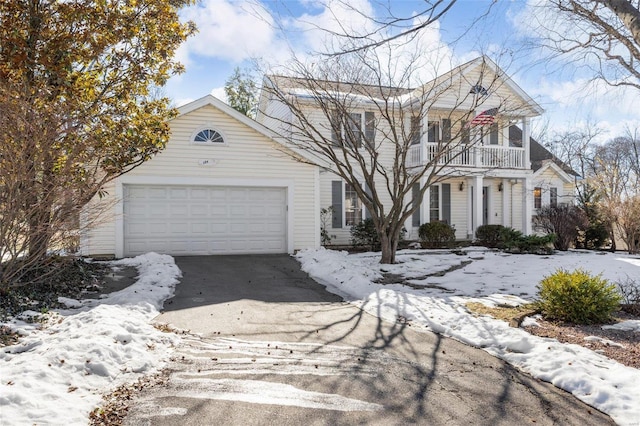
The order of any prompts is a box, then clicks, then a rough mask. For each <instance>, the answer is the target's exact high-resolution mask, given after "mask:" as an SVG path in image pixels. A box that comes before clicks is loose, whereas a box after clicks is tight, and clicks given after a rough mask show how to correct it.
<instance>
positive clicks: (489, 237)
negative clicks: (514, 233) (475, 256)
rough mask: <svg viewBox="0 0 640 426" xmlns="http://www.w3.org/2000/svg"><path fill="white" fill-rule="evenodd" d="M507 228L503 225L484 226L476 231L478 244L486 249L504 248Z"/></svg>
mask: <svg viewBox="0 0 640 426" xmlns="http://www.w3.org/2000/svg"><path fill="white" fill-rule="evenodd" d="M506 229H507V228H505V227H504V226H502V225H482V226H478V229H476V242H477V243H478V244H480V245H482V246H485V247H492V248H496V247H502V245H503V244H504V242H505V241H504V236H505V230H506Z"/></svg>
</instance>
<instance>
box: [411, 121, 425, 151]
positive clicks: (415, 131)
mask: <svg viewBox="0 0 640 426" xmlns="http://www.w3.org/2000/svg"><path fill="white" fill-rule="evenodd" d="M420 120H421V118H420V117H411V130H410V132H411V133H410V134H409V137H410V138H411V145H417V144H419V143H420V139H421V138H422V125H421V123H420Z"/></svg>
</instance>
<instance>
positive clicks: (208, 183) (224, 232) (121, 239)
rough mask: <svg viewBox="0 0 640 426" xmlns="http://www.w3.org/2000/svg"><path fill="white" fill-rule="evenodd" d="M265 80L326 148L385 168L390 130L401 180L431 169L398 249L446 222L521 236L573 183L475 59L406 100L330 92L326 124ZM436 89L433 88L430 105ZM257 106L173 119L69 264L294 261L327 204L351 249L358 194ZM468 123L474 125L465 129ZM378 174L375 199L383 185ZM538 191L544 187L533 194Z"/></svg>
mask: <svg viewBox="0 0 640 426" xmlns="http://www.w3.org/2000/svg"><path fill="white" fill-rule="evenodd" d="M265 83H266V84H272V85H274V84H281V85H282V87H277V88H278V89H281V90H283V91H284V92H285V93H286V94H287V96H291V97H292V98H293V99H296V100H299V101H300V102H301V103H300V104H301V105H303V107H304V108H305V109H304V111H305V120H308V124H310V125H312V126H315V127H314V128H316V129H318V132H321V133H323V137H325V138H326V140H327V141H329V143H332V140H333V139H334V138H336V139H339V137H340V136H341V135H343V134H347V135H348V136H349V139H348V140H349V141H351V142H352V143H353V146H361V147H364V148H366V152H367V153H368V154H371V155H372V156H374V157H376V158H378V157H379V159H380V162H379V163H378V164H377V165H376V167H380V168H382V167H389V159H390V158H392V157H390V154H391V153H393V152H394V149H395V147H394V143H393V141H394V139H393V138H392V137H391V136H392V134H393V133H394V132H395V133H396V134H398V133H401V137H400V139H401V140H403V141H405V142H406V146H404V147H403V148H402V149H401V150H399V151H396V152H400V153H401V154H402V165H403V167H402V168H401V169H402V170H401V171H402V172H406V173H408V174H411V173H415V172H416V170H422V169H424V165H425V164H427V165H429V167H430V168H431V169H433V170H437V176H436V177H435V179H432V180H430V182H431V183H432V184H431V185H430V186H427V185H424V183H425V182H426V178H425V179H421V180H420V181H419V182H418V183H417V184H416V185H415V187H414V188H411V191H409V192H408V193H407V197H406V200H405V201H406V203H411V202H412V199H411V198H412V193H413V191H417V190H420V189H421V188H423V189H425V191H426V192H425V194H424V198H423V201H422V203H421V204H420V207H419V209H418V210H417V211H416V212H415V214H413V215H412V216H411V217H410V218H408V219H407V221H406V223H405V227H406V229H407V230H408V234H407V236H406V237H407V238H411V239H413V238H417V228H418V225H420V224H421V223H425V222H429V221H435V220H439V221H446V222H447V223H449V224H451V225H454V226H455V228H456V237H457V238H458V239H468V238H471V237H473V234H474V231H475V229H476V228H477V227H478V226H479V225H481V224H484V223H497V224H503V225H505V226H512V227H514V228H516V229H520V230H522V231H523V232H525V233H531V231H532V229H531V217H532V214H533V213H534V208H535V206H536V205H537V204H536V203H538V198H536V197H538V196H537V195H536V194H537V193H536V192H535V191H536V190H537V188H541V190H540V197H541V201H540V202H543V203H545V204H546V202H545V201H546V199H547V198H548V199H549V202H551V203H552V202H553V200H554V199H555V198H556V197H557V199H558V200H564V198H562V197H565V196H566V195H567V194H568V193H569V192H570V185H569V183H570V181H571V177H570V176H569V175H567V174H566V173H565V174H564V175H563V169H562V168H561V167H558V166H557V164H555V163H553V162H549V161H546V162H540V163H537V162H536V161H537V160H536V159H535V158H533V157H532V156H531V154H533V153H534V152H537V150H536V149H532V146H531V145H530V143H531V138H530V120H531V119H532V118H533V117H536V116H538V115H539V114H541V113H542V109H541V108H540V106H539V105H537V104H536V103H535V102H534V101H533V100H532V99H531V98H530V97H529V96H527V95H526V94H525V93H524V92H523V91H522V90H521V89H520V88H519V87H518V86H517V85H516V84H515V83H514V82H513V81H512V80H511V79H510V78H509V77H508V76H507V75H506V74H504V73H503V72H502V71H501V70H500V69H499V68H498V67H497V66H496V65H495V64H494V63H493V62H491V61H490V60H488V59H486V58H478V59H477V60H475V61H471V62H469V63H467V64H465V65H463V66H460V67H458V68H456V69H454V70H452V71H451V72H449V73H447V74H446V75H443V76H440V77H438V79H436V80H434V81H433V82H430V83H429V84H428V85H425V86H423V87H418V88H414V89H411V88H394V87H380V86H366V85H361V84H356V83H349V84H347V83H344V84H343V83H341V84H340V85H339V86H338V87H337V88H338V89H339V90H337V91H336V92H335V93H333V94H332V95H340V93H341V91H342V90H344V91H345V92H349V93H350V95H349V99H350V102H351V101H353V102H352V103H350V104H349V105H348V106H349V108H348V109H344V110H343V111H342V115H341V118H340V120H336V121H335V122H330V121H331V120H333V117H334V113H333V112H332V111H325V112H326V113H323V111H322V110H321V108H319V107H318V105H317V102H316V101H317V99H314V98H313V96H309V93H308V92H306V91H305V90H303V89H302V88H301V87H300V85H299V84H298V85H297V84H296V80H295V79H290V78H273V77H272V78H267V79H266V80H265ZM445 83H446V84H445ZM425 87H428V88H429V90H425ZM272 88H274V87H272ZM435 89H441V90H439V91H437V96H434V93H436V92H435V91H434V90H435ZM372 90H377V91H378V93H379V95H380V96H381V97H383V98H385V99H387V101H391V102H392V105H395V106H397V107H398V108H399V109H398V111H404V112H406V114H405V115H404V116H402V115H401V116H400V119H399V120H397V121H395V123H396V124H399V126H400V127H402V129H397V128H390V127H389V126H388V122H387V125H386V127H385V123H384V121H383V120H381V119H380V118H381V115H382V113H381V112H380V110H375V109H373V108H372V104H371V96H368V98H369V100H366V98H367V96H365V95H371V91H372ZM354 94H355V95H356V96H353V95H354ZM416 105H420V107H419V108H416ZM259 108H260V113H259V115H258V119H257V121H256V120H252V119H250V118H248V117H246V116H244V115H242V114H240V113H239V112H237V111H235V110H234V109H233V108H231V107H229V106H228V105H226V104H225V103H223V102H221V101H220V100H218V99H216V98H214V97H213V96H211V95H207V96H205V97H203V98H201V99H198V100H196V101H193V102H191V103H189V104H187V105H183V106H181V107H180V108H178V111H179V114H178V116H177V117H176V118H174V119H172V120H171V121H170V123H169V124H170V126H171V137H170V140H169V143H168V145H167V147H166V148H165V149H164V150H163V151H162V152H160V153H159V154H157V155H156V156H155V157H154V158H152V159H151V160H149V161H147V162H145V163H144V164H142V165H141V166H139V167H137V168H136V169H134V170H133V171H131V172H129V173H127V174H125V175H123V176H120V177H118V178H117V179H115V180H114V181H112V182H110V183H109V184H108V185H107V186H106V187H105V188H104V190H105V191H106V195H105V196H103V197H102V198H98V197H96V198H95V200H94V201H93V202H92V203H90V204H89V205H88V206H87V208H86V209H85V211H84V213H83V215H82V217H81V222H82V229H81V253H82V254H85V255H112V256H116V257H122V256H132V255H137V254H141V253H145V252H148V251H155V252H159V253H167V254H172V255H199V254H236V253H237V254H239V253H287V252H288V253H292V252H294V251H295V250H299V249H304V248H309V247H319V246H320V242H321V240H320V229H321V226H322V223H321V221H322V218H321V215H320V211H321V209H322V208H327V207H333V216H332V217H331V218H330V222H331V223H330V224H329V227H330V229H328V231H329V233H330V234H334V235H336V236H337V239H336V240H335V241H334V242H335V243H349V240H350V233H349V231H350V229H351V226H353V225H354V224H356V223H358V222H359V221H361V220H363V219H364V218H366V216H367V211H366V209H364V208H362V202H361V200H360V199H359V197H358V194H357V193H356V192H355V191H354V188H351V187H350V186H349V185H348V184H346V183H345V182H344V181H343V180H342V179H341V178H340V177H339V176H338V175H337V174H336V173H335V171H336V170H335V168H334V166H333V165H332V163H331V161H327V159H326V158H323V157H322V155H320V154H321V152H316V151H314V150H305V149H301V146H299V145H298V146H296V145H295V144H292V143H291V141H292V139H293V138H296V137H297V138H300V137H301V136H304V135H300V134H299V133H296V132H295V126H294V125H293V124H294V122H293V115H292V113H291V111H290V110H288V109H287V106H286V105H285V104H283V103H282V102H278V100H277V99H274V98H272V97H270V96H269V91H268V90H264V91H263V95H262V97H261V99H260V106H259ZM492 110H493V111H495V113H494V112H491V111H492ZM483 111H484V112H485V114H482V112H483ZM486 111H489V113H487V112H486ZM474 119H476V122H478V123H480V124H477V123H476V124H473V123H470V122H471V121H473V120H474ZM465 121H466V122H465ZM514 126H518V127H517V129H516V127H514ZM514 129H516V130H514ZM514 132H515V133H514ZM332 133H333V134H332ZM337 133H340V135H338V134H337ZM372 141H375V144H372V145H371V146H369V145H368V143H369V142H372ZM396 142H397V139H396ZM363 158H366V157H363ZM540 160H542V159H540ZM532 163H535V164H536V166H537V169H536V170H534V169H532ZM391 167H392V165H391ZM564 172H566V171H564ZM536 173H538V175H536ZM356 174H357V171H356ZM376 176H377V177H376V181H375V182H374V183H375V185H376V186H379V187H380V188H384V187H385V185H393V183H394V182H393V181H387V182H384V179H383V178H381V176H380V175H379V174H378V175H376ZM401 177H402V176H401V175H398V178H401ZM537 178H539V179H538V180H536V179H537ZM536 182H550V185H551V186H549V185H547V186H545V187H544V188H549V189H542V187H543V185H542V183H541V184H540V185H538V183H536ZM551 188H556V191H555V192H554V191H552V190H551ZM381 193H382V194H383V195H381V198H382V201H383V202H386V201H385V200H386V199H388V197H387V198H385V196H384V191H381ZM545 197H546V198H545Z"/></svg>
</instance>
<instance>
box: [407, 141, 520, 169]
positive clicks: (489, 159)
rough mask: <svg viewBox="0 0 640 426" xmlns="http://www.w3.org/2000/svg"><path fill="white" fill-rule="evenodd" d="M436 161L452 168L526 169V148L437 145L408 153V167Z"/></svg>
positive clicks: (421, 146)
mask: <svg viewBox="0 0 640 426" xmlns="http://www.w3.org/2000/svg"><path fill="white" fill-rule="evenodd" d="M434 160H435V161H436V163H437V164H438V165H448V166H452V167H483V168H487V167H491V168H499V169H524V168H525V164H524V148H512V147H503V146H486V145H485V146H472V147H467V146H465V145H454V146H451V147H443V146H442V145H439V144H437V143H424V144H416V145H412V146H411V147H410V148H409V152H408V153H407V166H408V167H416V166H420V165H423V164H427V163H431V162H433V161H434Z"/></svg>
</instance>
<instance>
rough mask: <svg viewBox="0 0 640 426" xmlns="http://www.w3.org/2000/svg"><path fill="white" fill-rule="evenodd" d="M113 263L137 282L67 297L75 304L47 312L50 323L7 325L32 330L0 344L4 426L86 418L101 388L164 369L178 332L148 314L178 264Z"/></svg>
mask: <svg viewBox="0 0 640 426" xmlns="http://www.w3.org/2000/svg"><path fill="white" fill-rule="evenodd" d="M112 265H113V266H114V267H119V266H134V267H136V268H137V269H138V273H139V277H138V281H137V282H136V283H135V284H133V285H132V286H129V287H127V288H125V289H124V290H122V291H119V292H115V293H111V294H110V295H108V296H107V297H105V298H102V299H99V300H82V301H77V300H72V299H66V298H62V300H60V301H61V302H62V303H64V304H65V305H66V306H67V307H69V308H70V309H67V310H58V311H57V312H55V313H53V314H50V315H48V319H47V325H48V326H47V327H41V326H40V325H39V324H37V323H36V324H34V323H28V322H24V321H20V320H13V321H12V322H11V323H9V324H7V325H9V326H10V327H12V328H13V329H16V330H18V331H20V332H21V333H22V334H26V336H25V337H23V338H22V339H21V341H20V343H19V344H18V345H14V346H8V347H5V348H2V349H0V424H2V425H7V426H9V425H32V424H58V425H61V424H69V425H76V424H87V423H88V418H89V413H90V411H91V410H92V409H93V408H94V407H96V406H97V405H99V404H100V403H101V401H102V395H103V394H105V393H108V392H109V391H111V390H113V389H115V388H116V387H117V386H119V385H121V384H123V383H129V382H134V381H135V380H136V379H137V378H138V377H139V376H140V375H143V374H149V373H152V372H154V371H157V370H158V369H160V368H162V367H163V365H164V364H163V362H164V360H165V359H167V357H168V355H169V353H170V352H171V351H172V347H173V346H174V345H176V344H177V342H178V337H177V336H176V335H174V334H168V333H163V332H161V331H159V330H157V329H155V328H154V327H153V326H152V325H151V322H150V320H151V319H152V318H153V317H155V316H156V315H158V313H159V309H160V308H161V307H162V303H163V302H164V300H166V299H167V298H169V297H171V296H172V295H173V292H174V288H175V285H176V284H177V283H178V277H180V275H181V274H180V270H179V269H178V267H177V266H176V265H175V263H174V261H173V258H172V257H171V256H166V255H158V254H155V253H149V254H146V255H142V256H138V257H136V258H133V259H123V260H120V261H116V262H112ZM30 314H31V315H37V313H36V312H26V313H24V314H23V315H30Z"/></svg>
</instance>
